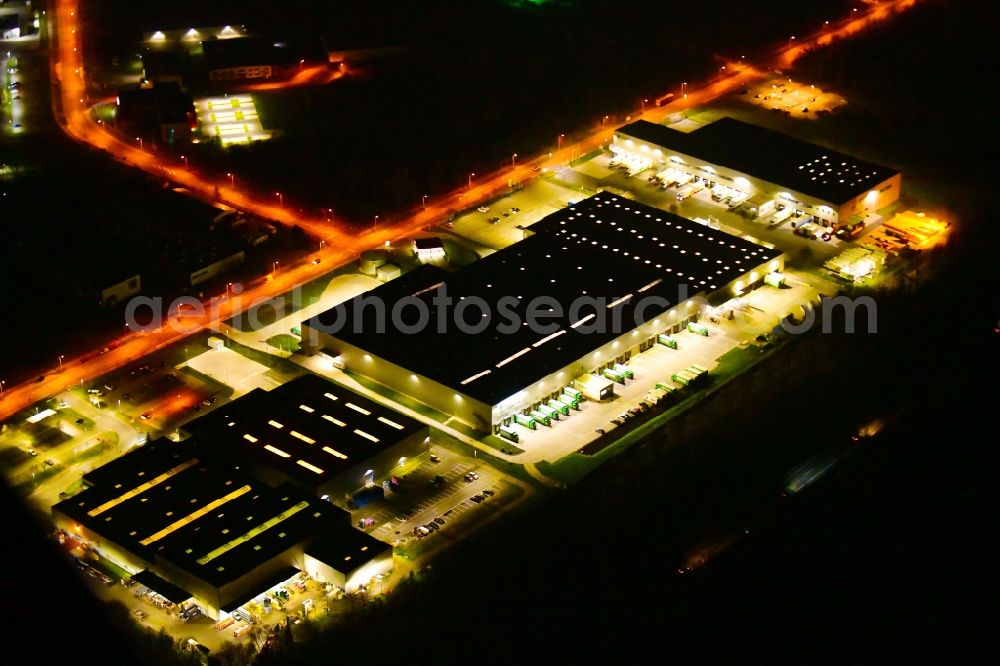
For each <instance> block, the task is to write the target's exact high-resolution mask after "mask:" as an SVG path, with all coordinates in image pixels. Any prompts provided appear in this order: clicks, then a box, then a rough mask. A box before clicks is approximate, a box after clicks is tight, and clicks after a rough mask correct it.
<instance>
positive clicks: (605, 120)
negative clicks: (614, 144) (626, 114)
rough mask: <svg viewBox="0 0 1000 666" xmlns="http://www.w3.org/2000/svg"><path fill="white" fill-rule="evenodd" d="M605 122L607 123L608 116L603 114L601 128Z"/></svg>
mask: <svg viewBox="0 0 1000 666" xmlns="http://www.w3.org/2000/svg"><path fill="white" fill-rule="evenodd" d="M607 124H608V117H607V116H604V117H603V118H601V128H602V129H603V128H604V126H605V125H607Z"/></svg>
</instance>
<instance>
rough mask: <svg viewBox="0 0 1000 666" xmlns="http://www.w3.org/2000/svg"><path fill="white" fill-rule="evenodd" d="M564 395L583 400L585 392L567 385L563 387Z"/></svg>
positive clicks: (578, 400)
mask: <svg viewBox="0 0 1000 666" xmlns="http://www.w3.org/2000/svg"><path fill="white" fill-rule="evenodd" d="M563 395H568V396H569V397H571V398H573V399H574V400H576V401H577V402H580V401H581V400H583V394H582V393H580V392H579V391H577V390H576V389H575V388H573V387H571V386H567V387H566V388H564V389H563Z"/></svg>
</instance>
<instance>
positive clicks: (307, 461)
mask: <svg viewBox="0 0 1000 666" xmlns="http://www.w3.org/2000/svg"><path fill="white" fill-rule="evenodd" d="M184 429H185V430H186V431H188V432H190V433H192V434H194V435H195V436H197V437H198V438H200V439H202V440H204V441H207V442H212V445H213V451H214V452H215V453H216V454H217V455H219V456H221V457H222V458H223V459H225V460H241V461H244V462H245V463H246V464H248V466H249V468H250V470H251V472H252V473H253V474H254V475H255V476H257V477H258V478H261V479H264V480H265V481H267V482H268V483H271V484H272V485H277V484H281V483H290V484H292V485H294V486H296V487H298V488H299V489H300V490H302V491H303V492H307V493H309V494H310V495H313V496H319V497H330V498H333V499H337V500H339V499H341V498H345V499H346V498H348V497H349V496H350V495H352V494H353V493H355V492H356V491H358V490H361V489H364V488H366V487H369V486H373V485H379V484H381V483H382V482H383V481H386V480H388V479H390V477H391V476H392V474H393V470H395V469H396V468H398V467H399V466H400V465H402V464H404V463H406V461H407V460H409V459H411V458H414V457H417V456H420V455H421V454H423V453H425V452H426V450H427V436H428V428H427V426H426V425H424V424H422V423H420V422H419V421H416V420H414V419H411V418H410V417H408V416H404V415H403V414H400V413H398V412H396V411H393V410H391V409H389V408H388V407H385V406H383V405H380V404H379V403H377V402H374V401H372V400H369V399H368V398H365V397H363V396H360V395H358V394H356V393H354V392H352V391H349V390H347V389H345V388H343V387H341V386H339V385H337V384H334V383H333V382H330V381H328V380H326V379H323V378H322V377H319V376H317V375H304V376H302V377H299V378H297V379H294V380H292V381H290V382H288V383H286V384H283V385H282V386H280V387H278V388H276V389H273V390H271V391H264V390H261V389H255V390H254V391H251V392H250V393H248V394H247V395H245V396H243V397H242V398H240V399H239V400H236V401H234V402H231V403H229V404H227V405H224V406H222V407H220V408H219V409H217V410H215V411H214V412H212V413H211V414H208V415H206V416H203V417H201V418H199V419H196V420H194V421H192V422H190V423H188V424H187V425H186V426H184Z"/></svg>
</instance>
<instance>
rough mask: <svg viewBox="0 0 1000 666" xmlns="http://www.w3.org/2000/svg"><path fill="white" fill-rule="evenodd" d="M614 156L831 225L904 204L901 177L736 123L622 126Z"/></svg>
mask: <svg viewBox="0 0 1000 666" xmlns="http://www.w3.org/2000/svg"><path fill="white" fill-rule="evenodd" d="M610 149H611V152H612V153H613V154H615V155H616V156H619V157H621V158H622V159H623V160H626V161H627V162H628V163H629V164H635V165H638V166H639V167H641V168H653V169H657V170H660V169H665V168H674V169H677V170H679V171H681V172H683V173H685V174H688V175H690V176H693V177H697V178H700V179H704V180H706V181H710V182H715V183H719V184H722V185H726V186H728V187H731V188H733V189H735V190H737V191H739V192H742V193H743V194H745V195H746V198H748V199H751V200H754V201H757V202H759V204H760V205H765V204H768V203H770V202H771V201H774V202H776V203H777V204H783V205H785V206H788V207H792V208H795V209H797V210H801V211H803V212H804V213H807V214H809V215H812V216H813V217H814V218H815V219H816V221H817V222H819V223H820V224H822V225H823V226H825V227H835V228H836V227H839V226H840V225H841V224H845V223H846V222H847V221H848V220H849V219H850V218H851V217H853V216H855V215H856V216H859V217H862V218H863V217H865V216H866V215H868V214H870V213H874V212H875V211H877V210H880V209H882V208H884V207H885V206H888V205H889V204H891V203H893V202H894V201H896V200H897V199H899V191H900V185H901V181H902V175H901V174H900V172H899V171H896V170H894V169H890V168H888V167H884V166H879V165H877V164H872V163H871V162H867V161H865V160H862V159H859V158H857V157H852V156H850V155H845V154H844V153H840V152H837V151H835V150H830V149H829V148H824V147H822V146H818V145H816V144H813V143H809V142H807V141H801V140H799V139H796V138H793V137H790V136H788V135H786V134H782V133H780V132H775V131H773V130H770V129H766V128H764V127H759V126H757V125H751V124H749V123H745V122H742V121H740V120H736V119H734V118H721V119H719V120H717V121H715V122H713V123H710V124H708V125H705V126H704V127H700V128H698V129H696V130H694V131H693V132H681V131H679V130H675V129H672V128H670V127H666V126H664V125H658V124H656V123H651V122H649V121H646V120H639V121H636V122H634V123H630V124H628V125H625V126H623V127H621V128H619V129H618V130H617V131H616V132H615V135H614V138H613V140H612V143H611V148H610Z"/></svg>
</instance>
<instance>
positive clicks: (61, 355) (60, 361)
mask: <svg viewBox="0 0 1000 666" xmlns="http://www.w3.org/2000/svg"><path fill="white" fill-rule="evenodd" d="M64 358H66V356H65V355H63V354H59V369H60V370H62V367H63V364H62V362H63V359H64Z"/></svg>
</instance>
